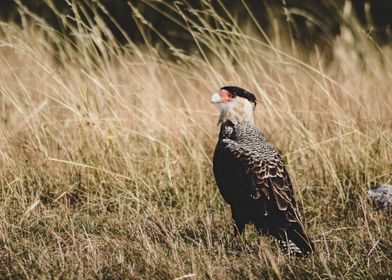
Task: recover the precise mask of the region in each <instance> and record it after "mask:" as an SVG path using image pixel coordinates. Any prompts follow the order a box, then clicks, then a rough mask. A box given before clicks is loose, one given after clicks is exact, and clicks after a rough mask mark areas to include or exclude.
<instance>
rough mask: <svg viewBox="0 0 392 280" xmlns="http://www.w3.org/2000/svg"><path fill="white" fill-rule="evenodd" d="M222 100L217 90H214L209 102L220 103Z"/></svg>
mask: <svg viewBox="0 0 392 280" xmlns="http://www.w3.org/2000/svg"><path fill="white" fill-rule="evenodd" d="M222 102H224V100H223V99H222V98H221V97H220V95H219V93H218V92H215V93H214V94H213V95H212V96H211V103H222Z"/></svg>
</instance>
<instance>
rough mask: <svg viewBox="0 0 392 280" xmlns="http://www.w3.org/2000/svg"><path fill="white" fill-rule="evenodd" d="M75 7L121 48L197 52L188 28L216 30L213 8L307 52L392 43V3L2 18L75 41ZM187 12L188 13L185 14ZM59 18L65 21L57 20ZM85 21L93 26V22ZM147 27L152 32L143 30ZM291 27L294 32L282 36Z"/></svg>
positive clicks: (17, 12) (264, 0) (335, 1)
mask: <svg viewBox="0 0 392 280" xmlns="http://www.w3.org/2000/svg"><path fill="white" fill-rule="evenodd" d="M82 2H83V3H82ZM72 3H77V5H78V6H79V5H84V6H85V13H86V15H90V16H91V15H93V14H95V15H96V14H97V13H98V14H100V15H101V16H102V18H103V20H105V21H106V24H107V26H108V27H109V28H110V29H111V32H112V33H113V34H114V36H115V37H116V38H117V39H118V40H119V41H120V42H126V41H127V39H126V37H127V36H129V38H130V39H131V40H132V41H133V42H137V43H146V42H148V44H153V45H154V46H155V47H157V46H159V45H164V44H163V42H162V37H164V38H165V39H167V40H169V41H170V42H171V43H173V44H175V45H176V46H178V47H179V48H181V49H185V50H186V49H188V50H191V49H192V48H194V47H195V45H194V44H195V41H194V40H193V39H192V34H190V32H188V31H187V28H186V26H187V23H189V21H200V20H205V21H207V22H209V23H210V24H212V25H213V24H214V21H215V19H214V18H213V17H211V16H210V15H209V12H208V10H207V9H206V10H205V13H204V18H199V16H200V13H199V12H200V11H203V7H206V6H209V5H212V6H213V7H214V9H215V11H217V12H218V13H219V15H220V16H221V17H222V18H226V19H227V20H228V21H230V17H232V16H234V17H235V18H233V20H234V21H235V22H236V23H238V24H239V25H240V26H241V27H244V26H245V27H247V28H249V29H250V30H251V29H255V30H257V29H259V28H262V29H263V30H264V31H265V32H266V35H270V34H276V31H278V32H285V33H287V32H289V33H290V34H289V35H290V37H291V38H293V39H294V40H295V41H297V42H298V43H299V44H301V45H302V46H307V47H313V46H314V45H317V46H319V47H321V48H323V49H325V48H328V47H330V46H331V44H332V41H333V39H334V38H335V37H336V36H338V35H339V34H340V32H341V29H342V27H347V28H351V29H352V28H356V29H358V30H359V29H360V30H361V32H365V33H366V34H367V35H368V36H369V37H371V38H372V39H373V40H375V41H376V42H377V44H380V45H384V44H389V43H391V38H392V30H391V25H392V16H391V15H392V1H390V0H377V1H371V0H347V1H342V0H330V1H318V0H306V1H303V0H282V1H275V0H260V1H243V0H242V1H233V0H219V1H218V0H212V1H173V0H171V1H140V0H129V1H127V0H96V1H89V0H82V1H76V2H75V1H70V0H53V1H48V0H44V1H42V0H2V1H0V17H1V19H2V20H12V21H15V22H18V23H22V22H23V20H24V19H23V16H21V12H22V10H25V9H28V10H29V11H30V12H32V13H34V14H35V15H38V16H39V17H41V18H43V19H45V21H46V22H47V23H48V24H50V25H51V26H53V27H54V28H55V29H57V30H58V31H60V32H62V33H65V34H68V35H72V34H70V33H71V32H70V30H69V28H68V26H69V24H70V23H72V21H73V11H72V9H73V8H72ZM184 6H186V8H182V7H184ZM173 7H176V8H173ZM59 13H61V14H62V15H64V16H63V17H58V16H56V14H57V15H58V14H59ZM196 14H197V16H195V15H196ZM168 19H169V20H168ZM82 20H84V21H85V22H86V24H88V19H87V18H85V19H83V18H82ZM353 20H355V23H354V24H353V22H352V21H353ZM143 25H148V27H149V28H143ZM285 25H286V27H288V28H284V29H280V30H277V28H279V26H285ZM151 27H152V28H151ZM354 33H355V32H354ZM285 35H287V34H285ZM286 37H287V36H286Z"/></svg>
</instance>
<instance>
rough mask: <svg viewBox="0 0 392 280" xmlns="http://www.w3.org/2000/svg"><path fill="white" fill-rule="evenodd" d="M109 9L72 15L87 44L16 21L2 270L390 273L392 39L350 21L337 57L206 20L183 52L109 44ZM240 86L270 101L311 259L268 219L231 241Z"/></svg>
mask: <svg viewBox="0 0 392 280" xmlns="http://www.w3.org/2000/svg"><path fill="white" fill-rule="evenodd" d="M26 13H27V11H26ZM26 17H28V15H27V14H26ZM135 17H139V18H140V17H141V16H140V15H138V14H137V12H136V11H135ZM95 20H96V21H94V23H93V25H94V28H92V29H88V28H87V27H85V26H83V25H82V24H81V23H80V22H79V21H78V23H79V24H78V25H77V26H75V27H72V26H70V28H71V29H72V34H73V36H74V37H73V41H70V40H68V39H66V38H63V37H62V36H61V35H59V34H58V33H56V32H55V31H54V30H51V29H50V28H49V27H48V26H47V25H46V24H45V23H44V22H40V20H39V19H34V21H33V23H31V21H26V22H24V23H23V25H22V27H18V26H16V25H13V24H7V23H2V24H1V27H0V65H1V67H0V108H1V110H0V163H1V169H0V185H1V189H0V264H1V265H0V275H1V276H2V277H4V278H31V279H36V278H50V277H53V278H84V279H89V278H90V279H91V278H97V277H98V278H115V279H116V278H117V279H118V278H123V277H125V278H133V279H152V278H156V279H173V278H177V277H184V279H185V278H190V279H203V278H213V279H221V278H234V279H236V278H250V279H260V278H278V279H279V278H306V279H321V278H323V279H325V278H337V279H342V278H344V279H347V278H356V279H369V278H373V279H380V278H383V277H384V278H387V277H388V276H389V277H391V275H392V264H391V263H392V253H391V248H392V226H391V216H390V215H389V214H388V213H385V212H382V211H375V210H373V209H372V208H371V207H370V206H369V204H368V202H367V201H366V197H365V194H366V190H367V189H368V188H369V187H370V185H371V184H372V183H375V182H384V183H388V182H390V181H391V175H392V174H391V168H392V163H391V159H392V149H391V148H392V140H391V139H392V117H391V116H392V105H391V104H392V94H391V92H390V91H391V88H392V75H391V73H392V71H391V59H392V48H390V47H389V48H388V47H384V48H383V49H381V48H379V47H377V46H375V45H374V44H373V42H372V41H371V40H370V39H369V38H366V36H365V35H366V34H362V33H359V34H353V33H352V32H351V31H349V29H347V30H346V29H345V30H343V32H342V34H341V36H339V37H337V38H336V39H335V40H334V42H333V43H332V45H333V47H332V49H333V53H334V56H333V57H334V58H333V59H332V60H330V59H328V60H327V58H326V57H325V56H324V55H323V54H322V53H321V52H320V51H318V49H315V50H313V51H312V53H311V54H310V53H306V52H304V51H300V48H299V47H298V45H296V44H295V43H292V44H291V43H290V41H289V40H288V41H284V40H281V38H280V37H279V36H275V37H274V38H269V39H268V40H266V39H265V37H264V35H263V34H262V33H261V32H257V31H252V32H246V31H244V30H240V29H237V28H234V29H233V28H232V27H230V26H229V25H227V24H226V23H224V22H219V18H218V19H217V22H218V23H217V24H216V26H214V28H213V27H211V26H209V25H208V23H207V22H203V21H201V22H192V21H190V22H189V26H188V28H189V29H188V31H189V32H192V34H193V36H194V39H195V42H196V43H197V45H198V46H199V49H198V50H197V51H196V50H195V52H194V53H193V54H190V55H187V54H185V53H183V52H181V51H180V50H178V49H175V47H174V46H172V45H168V46H167V48H168V49H170V51H171V52H172V54H173V58H171V59H167V58H164V56H163V55H162V50H161V49H159V48H157V47H153V46H151V45H148V44H147V45H146V46H145V47H138V46H135V45H133V44H132V42H128V44H127V45H126V46H120V45H118V44H117V43H116V42H115V41H114V40H103V38H109V39H110V38H111V34H110V32H109V31H108V30H107V28H106V27H105V26H104V25H103V24H102V22H100V21H99V19H95ZM141 22H142V20H141ZM141 24H142V23H141ZM141 28H145V27H144V26H143V25H141ZM277 34H278V33H277ZM353 38H356V39H355V40H354V39H353ZM266 41H269V42H268V43H267V44H266V43H263V42H266ZM284 42H288V44H287V45H286V44H285V43H284ZM287 46H288V47H287ZM206 49H208V51H206ZM228 84H233V85H238V86H242V87H244V88H246V89H248V90H250V91H252V92H254V93H256V95H257V97H258V106H257V110H256V124H257V125H258V126H259V127H260V129H261V130H262V131H263V132H264V134H265V135H266V137H267V138H268V139H269V140H270V141H271V142H272V143H274V145H275V146H276V147H277V148H278V150H279V151H280V152H281V154H282V156H283V157H284V159H285V161H286V163H287V165H288V168H289V172H290V174H291V177H292V180H293V182H294V187H295V193H296V197H297V200H298V201H299V203H300V205H301V210H300V212H301V215H302V217H303V220H304V223H305V227H306V228H307V231H308V232H309V234H310V236H312V238H313V239H314V241H315V245H316V250H317V251H316V252H315V253H314V254H313V255H312V256H311V257H309V258H308V259H305V260H302V259H296V258H290V257H287V256H284V255H283V254H281V253H280V252H279V250H278V249H277V246H276V244H274V243H273V242H272V240H271V239H269V238H267V237H260V236H258V235H257V234H256V232H255V231H254V229H253V228H252V227H249V228H248V232H247V234H246V235H245V236H243V237H242V238H240V239H234V237H233V234H232V228H231V220H230V211H229V208H228V207H227V205H225V203H224V201H223V199H222V198H221V197H220V195H219V193H218V190H217V187H216V185H215V181H214V178H213V175H212V166H211V157H212V152H213V149H214V145H215V141H216V139H217V134H218V127H217V126H216V121H217V117H218V115H217V114H218V112H217V110H216V109H215V108H214V107H213V106H212V105H211V104H209V99H210V95H211V93H212V92H213V91H215V90H217V89H218V88H219V87H221V86H222V85H228Z"/></svg>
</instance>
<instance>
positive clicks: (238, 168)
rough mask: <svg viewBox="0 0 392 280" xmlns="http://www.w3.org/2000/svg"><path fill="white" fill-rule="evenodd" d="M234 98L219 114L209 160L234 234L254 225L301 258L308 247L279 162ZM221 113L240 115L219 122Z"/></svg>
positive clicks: (286, 174)
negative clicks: (218, 126) (229, 209)
mask: <svg viewBox="0 0 392 280" xmlns="http://www.w3.org/2000/svg"><path fill="white" fill-rule="evenodd" d="M231 88H232V87H231ZM223 89H225V88H223ZM234 89H236V90H237V92H238V91H239V90H243V89H240V88H234ZM221 91H222V89H221ZM239 94H241V93H239ZM238 96H240V95H238V94H237V95H235V97H233V100H236V101H235V102H236V104H234V103H231V105H230V106H231V107H228V109H227V108H226V111H225V110H222V112H223V113H221V117H220V120H221V127H220V133H219V139H218V143H217V145H216V148H215V152H214V158H213V171H214V175H215V179H216V182H217V185H218V188H219V190H220V193H221V194H222V196H223V198H224V199H225V201H226V202H227V203H228V204H229V205H230V207H231V212H232V217H233V221H234V224H235V231H236V233H242V231H243V230H244V227H245V224H248V223H251V224H254V225H255V226H256V228H257V230H258V231H260V232H261V233H263V234H268V235H272V236H274V237H276V238H277V239H278V240H279V241H280V243H281V246H282V247H283V249H284V250H285V251H287V252H289V253H290V254H295V255H306V254H307V253H308V252H310V251H311V250H312V246H311V243H310V241H309V238H308V237H307V236H306V234H305V233H304V230H303V227H302V225H301V223H300V220H299V216H298V214H297V210H296V203H295V200H294V197H293V189H292V185H291V182H290V178H289V176H288V173H287V171H286V169H285V166H284V162H283V160H282V159H281V157H280V156H279V154H278V152H277V151H276V149H275V148H274V147H273V146H272V145H271V144H269V143H268V142H267V140H266V139H265V137H264V136H263V135H262V133H261V132H260V130H259V129H258V128H257V127H256V126H255V125H254V124H253V115H252V117H247V116H245V115H249V112H248V111H247V110H243V109H242V108H246V102H247V101H244V100H246V98H241V97H240V98H241V99H239V101H238V100H237V99H238ZM235 98H237V99H235ZM243 99H244V100H243ZM230 102H232V101H230ZM254 102H255V99H254ZM243 104H244V105H243ZM239 108H240V109H239ZM224 109H225V108H224ZM227 110H236V111H239V112H242V113H233V112H232V113H231V116H235V117H234V118H233V117H225V116H226V115H227ZM252 114H253V110H252ZM222 115H223V116H222Z"/></svg>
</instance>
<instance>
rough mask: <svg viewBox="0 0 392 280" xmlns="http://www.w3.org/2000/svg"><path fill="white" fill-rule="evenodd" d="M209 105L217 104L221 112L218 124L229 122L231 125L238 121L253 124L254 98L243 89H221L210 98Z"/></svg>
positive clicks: (232, 87) (227, 87) (229, 87)
mask: <svg viewBox="0 0 392 280" xmlns="http://www.w3.org/2000/svg"><path fill="white" fill-rule="evenodd" d="M211 103H215V104H217V105H218V107H219V110H220V112H221V114H220V116H219V121H218V124H220V123H222V122H225V121H231V122H232V123H233V124H236V123H238V122H240V121H247V122H250V123H252V124H253V123H254V120H253V111H254V109H255V108H256V96H255V95H254V94H253V93H250V92H249V91H247V90H245V89H243V88H240V87H234V86H226V87H222V88H221V89H220V90H219V91H218V92H215V93H214V94H213V95H212V96H211Z"/></svg>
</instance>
